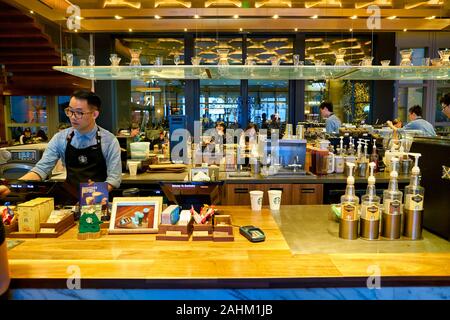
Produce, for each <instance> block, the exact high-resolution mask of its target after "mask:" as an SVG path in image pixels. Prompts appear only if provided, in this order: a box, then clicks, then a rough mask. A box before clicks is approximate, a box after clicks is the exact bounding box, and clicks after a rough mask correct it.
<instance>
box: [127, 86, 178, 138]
mask: <svg viewBox="0 0 450 320" xmlns="http://www.w3.org/2000/svg"><path fill="white" fill-rule="evenodd" d="M184 107H185V99H184V81H180V80H148V81H141V80H132V81H131V108H130V112H131V113H130V114H128V115H127V117H128V118H126V119H119V127H120V128H127V127H129V125H130V124H131V123H132V122H136V123H138V124H142V122H143V121H144V122H145V127H146V128H148V129H153V128H158V127H163V128H167V127H168V118H167V117H168V116H169V115H183V114H185V109H184Z"/></svg>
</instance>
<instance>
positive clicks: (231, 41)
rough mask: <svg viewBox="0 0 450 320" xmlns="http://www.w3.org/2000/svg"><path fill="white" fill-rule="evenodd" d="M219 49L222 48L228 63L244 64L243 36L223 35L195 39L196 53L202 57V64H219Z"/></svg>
mask: <svg viewBox="0 0 450 320" xmlns="http://www.w3.org/2000/svg"><path fill="white" fill-rule="evenodd" d="M218 50H222V52H223V53H224V57H226V60H227V62H228V64H242V38H240V37H223V36H221V37H219V38H217V37H204V38H200V37H199V38H196V39H195V55H196V56H197V57H201V58H202V60H201V62H200V63H201V64H213V65H214V64H218V62H219V55H218ZM223 62H225V61H223Z"/></svg>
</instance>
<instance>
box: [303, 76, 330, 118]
mask: <svg viewBox="0 0 450 320" xmlns="http://www.w3.org/2000/svg"><path fill="white" fill-rule="evenodd" d="M325 100H328V86H327V82H326V81H325V80H318V81H313V80H307V81H306V83H305V119H306V120H308V121H314V120H318V119H319V114H320V110H319V106H320V104H321V103H322V101H325Z"/></svg>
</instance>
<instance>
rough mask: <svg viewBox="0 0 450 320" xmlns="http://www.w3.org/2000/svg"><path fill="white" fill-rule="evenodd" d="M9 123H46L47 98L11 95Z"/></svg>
mask: <svg viewBox="0 0 450 320" xmlns="http://www.w3.org/2000/svg"><path fill="white" fill-rule="evenodd" d="M10 114H11V117H10V119H9V120H10V121H9V122H10V123H42V124H46V123H47V99H46V97H43V96H24V97H22V96H13V97H11V112H10Z"/></svg>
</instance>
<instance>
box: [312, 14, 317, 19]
mask: <svg viewBox="0 0 450 320" xmlns="http://www.w3.org/2000/svg"><path fill="white" fill-rule="evenodd" d="M318 17H319V16H318V15H317V14H315V15H313V16H312V17H311V19H317V18H318Z"/></svg>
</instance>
